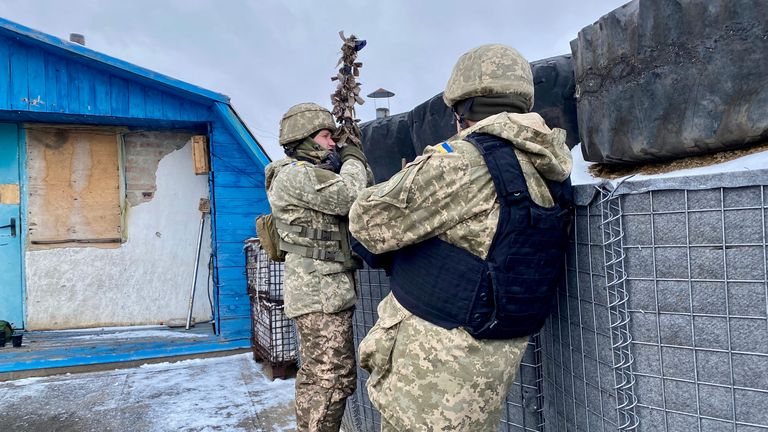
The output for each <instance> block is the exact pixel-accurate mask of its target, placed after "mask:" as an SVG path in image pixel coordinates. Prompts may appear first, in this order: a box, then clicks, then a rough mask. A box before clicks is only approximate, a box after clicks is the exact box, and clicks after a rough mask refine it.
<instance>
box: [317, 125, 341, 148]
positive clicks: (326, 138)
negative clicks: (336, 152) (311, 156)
mask: <svg viewBox="0 0 768 432" xmlns="http://www.w3.org/2000/svg"><path fill="white" fill-rule="evenodd" d="M312 139H313V140H315V142H316V143H318V144H320V146H321V147H322V148H324V149H326V150H333V148H334V147H335V146H336V143H335V142H333V138H331V131H329V130H328V129H323V130H321V131H320V132H319V133H318V134H317V135H315V137H314V138H312Z"/></svg>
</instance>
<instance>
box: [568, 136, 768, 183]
mask: <svg viewBox="0 0 768 432" xmlns="http://www.w3.org/2000/svg"><path fill="white" fill-rule="evenodd" d="M571 155H572V156H573V172H572V173H571V183H572V184H574V185H579V184H594V183H600V182H602V181H605V179H602V178H599V177H594V176H592V174H591V173H590V172H589V167H590V166H591V165H592V164H593V162H587V161H585V160H584V156H583V155H582V153H581V143H579V144H577V145H576V146H575V147H573V149H571ZM758 169H768V151H764V152H760V153H754V154H750V155H746V156H742V157H740V158H737V159H733V160H729V161H726V162H721V163H717V164H712V165H707V166H703V167H698V168H690V169H682V170H677V171H671V172H667V173H663V174H650V175H646V174H636V175H633V176H631V178H628V177H629V176H627V177H621V178H617V179H614V180H610V182H611V183H612V184H614V185H616V184H619V183H621V182H622V181H623V180H627V181H638V180H650V179H661V178H673V177H695V176H704V175H710V174H718V173H729V172H739V171H751V170H758Z"/></svg>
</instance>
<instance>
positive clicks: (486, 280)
mask: <svg viewBox="0 0 768 432" xmlns="http://www.w3.org/2000/svg"><path fill="white" fill-rule="evenodd" d="M443 99H444V100H445V103H446V104H447V105H448V106H450V107H451V108H452V109H453V111H454V114H455V119H456V123H457V131H458V133H457V134H456V135H455V136H453V137H452V138H450V139H448V140H447V141H445V142H442V143H439V144H436V145H434V146H429V147H427V148H426V149H425V150H424V154H423V155H421V156H419V157H418V158H416V160H414V161H413V162H411V163H410V164H408V165H406V166H405V168H404V169H403V170H402V171H400V172H399V173H397V174H395V175H394V176H393V177H392V178H391V179H390V180H388V181H386V182H384V183H380V184H378V185H376V186H373V187H371V188H368V189H365V190H364V191H363V192H361V193H360V195H359V196H358V197H357V200H356V201H355V203H354V204H353V205H352V209H351V211H350V221H351V224H350V231H351V232H352V234H353V236H354V237H355V238H356V239H357V240H358V241H359V242H360V243H361V244H362V246H364V247H365V248H367V249H368V252H371V253H375V254H378V256H376V257H375V260H371V262H376V263H382V262H383V263H385V264H384V267H385V268H386V269H387V270H388V272H389V274H390V285H391V288H392V293H391V294H390V295H389V296H387V297H386V298H385V299H384V300H382V302H381V303H380V304H379V307H378V315H379V319H378V321H377V322H376V324H375V325H374V326H373V328H372V329H371V330H370V332H369V333H368V335H367V336H366V337H365V339H364V340H363V341H362V342H361V343H360V364H361V367H363V368H364V369H366V370H367V371H369V372H370V378H369V379H368V384H367V387H368V394H369V396H370V398H371V401H372V402H373V403H374V405H375V406H376V407H377V408H378V409H379V411H380V412H381V418H382V431H448V430H450V431H473V432H474V431H496V430H497V427H498V423H499V420H500V412H501V407H502V404H503V400H504V398H505V396H506V394H507V393H508V390H509V388H510V385H511V384H512V380H513V379H514V376H515V372H516V370H517V369H518V367H519V365H520V362H521V359H522V356H523V353H524V351H525V350H526V346H527V344H528V339H529V336H530V335H531V334H533V333H535V332H536V331H538V330H539V329H540V328H541V327H542V325H543V323H544V320H545V319H546V317H547V316H548V314H549V311H550V307H551V304H552V301H553V298H554V295H555V293H556V290H557V286H558V283H559V282H560V280H561V276H562V272H563V270H564V267H565V266H564V259H565V248H566V244H567V239H568V228H569V224H570V210H569V208H570V207H571V201H572V199H571V196H572V195H571V189H570V182H569V180H568V179H569V175H570V172H571V165H572V162H571V155H570V152H569V150H568V147H567V146H566V144H565V131H563V130H561V129H550V128H549V127H547V125H546V124H545V122H544V120H543V119H542V118H541V116H539V115H538V114H535V113H531V112H530V110H531V107H532V106H533V82H532V74H531V69H530V66H529V64H528V62H527V61H526V60H525V59H524V58H523V57H522V56H521V55H520V54H519V53H518V52H517V51H516V50H515V49H513V48H511V47H508V46H504V45H484V46H480V47H478V48H475V49H473V50H471V51H469V52H467V53H466V54H464V55H463V56H462V57H461V58H460V59H459V60H458V62H457V63H456V65H455V66H454V68H453V72H452V74H451V77H450V79H449V81H448V85H447V86H446V89H445V93H444V94H443ZM362 252H363V253H367V252H366V251H362Z"/></svg>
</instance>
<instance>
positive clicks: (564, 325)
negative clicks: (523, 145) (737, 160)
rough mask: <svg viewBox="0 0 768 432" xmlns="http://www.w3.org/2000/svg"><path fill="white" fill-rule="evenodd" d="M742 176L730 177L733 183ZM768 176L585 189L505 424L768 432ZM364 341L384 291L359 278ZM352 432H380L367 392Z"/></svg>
mask: <svg viewBox="0 0 768 432" xmlns="http://www.w3.org/2000/svg"><path fill="white" fill-rule="evenodd" d="M734 178H735V180H734ZM766 185H768V172H766V171H762V172H757V173H756V172H751V173H746V174H745V173H736V174H728V175H713V176H704V177H700V178H695V179H690V178H689V179H683V180H680V181H677V182H676V181H670V180H662V181H638V182H635V183H633V184H625V185H619V186H618V188H617V189H616V190H614V188H613V186H612V185H605V186H596V185H582V186H578V187H576V192H577V198H578V202H579V205H578V206H577V208H576V210H575V223H574V228H573V229H572V241H571V245H570V250H569V253H568V259H567V278H566V279H567V280H566V283H564V284H563V286H562V288H561V290H560V292H559V295H558V298H557V302H556V305H555V309H554V312H553V314H552V316H551V317H550V319H549V320H548V321H547V323H546V325H545V327H544V328H543V329H542V331H541V332H540V334H538V335H535V336H534V337H533V338H532V340H531V345H530V347H529V350H528V352H527V353H526V356H525V359H524V364H523V366H521V371H519V373H518V378H517V382H516V384H515V386H513V388H512V389H511V392H510V394H509V395H508V397H507V400H506V409H505V410H504V415H503V417H502V418H501V419H500V424H499V430H500V431H573V430H578V431H582V430H583V431H615V430H636V431H665V432H666V431H669V432H676V431H738V432H757V431H763V432H768V276H767V272H768V270H767V267H768V252H767V248H766V231H768V220H767V219H766V213H767V212H768V211H767V206H768V187H766ZM358 290H359V291H358V292H359V294H360V298H359V301H358V304H357V310H356V312H355V340H356V344H357V343H359V341H360V340H361V339H362V338H363V337H364V336H365V333H366V332H367V331H368V329H370V327H371V326H372V325H373V324H374V322H375V321H376V318H377V316H376V305H377V304H378V302H379V301H380V300H381V299H382V298H383V297H384V296H385V295H386V294H387V293H388V292H389V285H388V281H387V279H386V277H385V276H384V275H383V273H381V272H379V271H372V270H363V271H360V272H358ZM359 372H360V374H359V378H358V391H357V392H356V393H355V395H354V396H353V397H352V398H350V400H349V401H348V409H347V413H346V415H345V427H346V430H348V431H378V429H379V418H378V413H377V412H376V410H375V409H374V408H373V407H372V406H371V403H370V401H369V400H368V397H367V393H366V391H365V381H366V379H367V374H366V373H365V372H364V371H362V370H360V371H359Z"/></svg>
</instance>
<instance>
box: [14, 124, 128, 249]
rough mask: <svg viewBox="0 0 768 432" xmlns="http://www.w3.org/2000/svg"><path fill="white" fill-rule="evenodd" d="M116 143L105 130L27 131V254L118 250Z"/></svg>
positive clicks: (36, 129)
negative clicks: (35, 251) (48, 250)
mask: <svg viewBox="0 0 768 432" xmlns="http://www.w3.org/2000/svg"><path fill="white" fill-rule="evenodd" d="M118 142H119V141H118V135H117V134H115V133H114V132H111V131H110V130H104V131H99V130H77V129H64V128H54V127H34V126H29V127H28V128H27V172H28V177H29V183H28V193H29V200H28V210H29V220H28V227H29V240H30V243H31V248H32V249H42V248H48V247H57V246H66V247H72V246H102V247H104V246H107V247H109V246H110V245H111V246H117V245H119V244H120V242H121V238H122V212H121V192H120V163H119V155H120V151H119V149H120V147H119V144H118Z"/></svg>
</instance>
